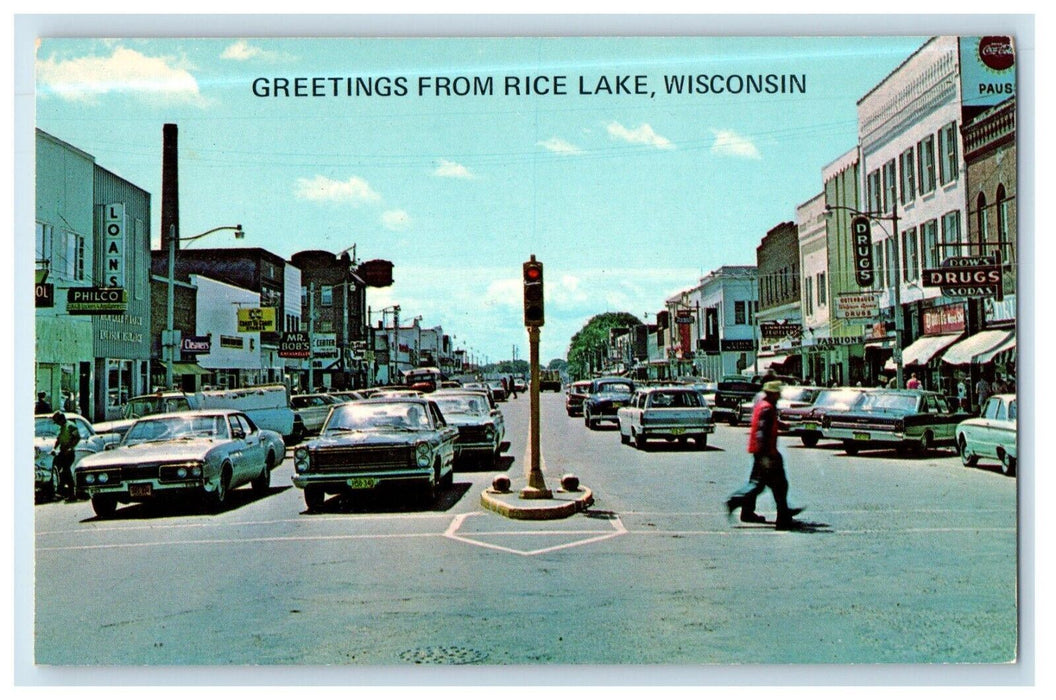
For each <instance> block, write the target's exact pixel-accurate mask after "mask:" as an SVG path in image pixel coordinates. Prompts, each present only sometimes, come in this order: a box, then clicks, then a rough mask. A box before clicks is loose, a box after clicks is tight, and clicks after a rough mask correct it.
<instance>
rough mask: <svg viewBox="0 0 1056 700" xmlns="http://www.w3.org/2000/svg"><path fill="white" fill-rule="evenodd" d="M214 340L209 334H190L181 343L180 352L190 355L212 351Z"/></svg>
mask: <svg viewBox="0 0 1056 700" xmlns="http://www.w3.org/2000/svg"><path fill="white" fill-rule="evenodd" d="M212 347H213V340H212V338H210V337H209V336H207V335H189V336H187V337H186V338H184V339H183V341H182V342H181V343H180V352H183V353H186V354H188V355H200V354H208V353H209V352H212Z"/></svg>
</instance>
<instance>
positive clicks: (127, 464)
mask: <svg viewBox="0 0 1056 700" xmlns="http://www.w3.org/2000/svg"><path fill="white" fill-rule="evenodd" d="M285 456H286V445H285V443H284V442H283V439H282V435H280V434H279V433H277V432H275V431H273V430H262V429H260V428H258V427H257V426H256V424H255V423H254V422H253V421H252V420H251V419H250V418H249V416H247V415H246V414H245V413H242V412H240V411H232V410H229V409H228V410H225V409H217V410H214V411H209V410H205V411H187V412H181V413H167V414H161V415H157V416H149V417H146V418H140V419H139V420H138V421H136V422H135V423H134V424H133V425H132V427H131V428H129V429H128V432H126V433H125V437H124V439H123V440H122V441H121V443H120V444H119V445H118V446H117V447H115V448H114V449H112V450H106V451H105V452H99V453H97V454H94V455H89V456H87V457H85V458H84V459H82V460H81V462H80V463H79V464H78V465H77V467H76V469H75V470H74V480H75V482H76V484H77V488H78V489H80V490H83V491H85V492H86V493H87V494H88V497H89V498H91V500H92V508H93V509H94V510H95V513H96V515H98V516H99V517H102V518H105V517H108V516H110V515H113V513H114V511H115V509H116V508H117V504H118V503H119V502H120V503H131V502H136V501H138V502H143V501H150V500H153V499H155V498H162V497H166V496H183V497H187V496H193V497H196V498H201V499H203V501H204V503H205V505H206V506H207V507H208V508H209V509H210V510H214V511H215V510H219V509H220V507H221V506H223V504H224V503H225V501H226V500H227V495H228V493H229V492H230V491H231V490H232V489H236V488H238V487H239V486H242V485H243V484H252V485H253V490H254V491H257V492H260V493H265V492H267V491H268V488H269V486H270V484H271V471H272V470H273V469H274V468H275V467H276V466H278V465H279V464H280V463H281V462H282V460H283V458H284V457H285Z"/></svg>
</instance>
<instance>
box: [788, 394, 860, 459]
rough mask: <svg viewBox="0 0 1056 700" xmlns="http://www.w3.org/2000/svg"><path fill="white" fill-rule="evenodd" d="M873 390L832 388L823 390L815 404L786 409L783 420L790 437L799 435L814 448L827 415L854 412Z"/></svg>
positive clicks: (807, 444)
mask: <svg viewBox="0 0 1056 700" xmlns="http://www.w3.org/2000/svg"><path fill="white" fill-rule="evenodd" d="M867 391H871V389H863V388H862V387H832V388H829V389H822V390H821V391H820V392H819V393H818V396H817V398H816V399H814V403H812V404H809V405H807V406H799V407H795V408H785V409H782V410H781V411H780V414H781V420H782V421H784V422H785V423H786V424H787V425H788V429H787V430H788V433H789V435H798V436H799V439H800V440H801V441H802V442H803V444H804V445H806V446H807V447H814V446H815V445H817V444H818V440H820V439H821V421H822V419H823V418H824V417H825V416H826V415H830V414H836V413H841V412H846V411H850V410H852V409H853V408H854V407H855V406H856V405H857V403H858V401H860V400H861V398H862V396H863V395H864V394H865V393H866V392H867Z"/></svg>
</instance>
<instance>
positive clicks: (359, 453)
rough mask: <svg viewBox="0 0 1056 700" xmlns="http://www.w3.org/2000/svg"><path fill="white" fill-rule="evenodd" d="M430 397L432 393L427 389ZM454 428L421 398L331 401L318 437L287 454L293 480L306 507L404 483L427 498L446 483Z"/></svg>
mask: <svg viewBox="0 0 1056 700" xmlns="http://www.w3.org/2000/svg"><path fill="white" fill-rule="evenodd" d="M430 396H433V395H432V394H431V395H430ZM457 440H458V429H457V428H455V427H454V426H451V425H448V423H447V421H446V420H445V419H444V416H443V414H442V413H441V412H440V408H439V406H437V404H436V401H434V400H431V399H427V398H414V397H411V398H394V399H374V398H371V399H367V400H365V401H356V402H353V403H346V404H342V405H341V406H337V407H335V408H334V410H333V411H331V413H330V417H329V418H327V421H326V423H325V424H324V425H323V429H322V431H321V433H320V435H319V437H318V438H315V439H313V440H309V441H308V442H307V443H305V444H304V445H301V446H300V447H298V448H297V449H296V450H294V453H293V468H294V474H293V477H292V478H293V484H294V486H296V487H297V488H299V489H302V490H303V491H304V503H305V505H306V506H307V507H308V510H310V511H311V510H318V509H319V508H320V507H321V506H322V505H323V501H324V500H325V499H326V496H327V495H328V494H338V493H341V494H347V493H354V492H359V491H368V490H372V489H374V488H375V487H378V486H380V485H382V484H386V485H392V486H396V487H400V486H403V487H410V488H412V489H414V490H415V491H417V493H418V495H419V497H421V498H422V499H424V500H425V501H426V502H428V503H432V501H433V500H434V499H435V497H436V492H437V489H438V488H439V487H440V486H447V485H450V483H451V481H452V470H453V469H454V461H455V444H456V442H457Z"/></svg>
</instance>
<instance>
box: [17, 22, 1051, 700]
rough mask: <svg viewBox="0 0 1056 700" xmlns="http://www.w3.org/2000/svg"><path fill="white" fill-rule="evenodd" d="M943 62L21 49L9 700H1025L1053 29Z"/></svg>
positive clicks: (869, 57)
mask: <svg viewBox="0 0 1056 700" xmlns="http://www.w3.org/2000/svg"><path fill="white" fill-rule="evenodd" d="M976 25H978V22H977V23H976ZM976 25H973V26H976ZM92 26H93V27H94V26H95V25H92ZM952 26H954V27H955V29H954V30H953V31H949V32H933V31H931V30H930V28H929V29H927V30H925V31H922V32H919V33H918V32H903V33H890V32H887V33H883V34H880V33H872V34H871V33H869V32H861V33H859V34H850V33H836V32H833V33H830V34H819V33H817V32H814V33H812V34H809V35H808V33H805V32H804V33H792V32H787V33H785V34H784V35H781V34H774V33H766V34H764V33H760V34H759V35H758V36H753V35H751V34H745V33H743V32H742V33H739V34H737V35H733V34H732V33H731V34H730V35H725V36H724V35H720V34H712V35H709V36H704V35H700V36H688V35H686V36H673V35H670V32H669V33H668V34H666V35H663V36H661V35H645V34H643V35H636V36H544V35H541V34H540V35H537V36H516V37H515V36H493V37H487V36H477V37H468V36H460V37H455V36H450V37H441V36H433V37H414V36H405V37H398V38H397V37H393V36H389V37H367V36H362V37H359V38H353V37H352V36H347V37H341V38H338V37H326V36H312V37H303V38H295V37H294V36H275V35H271V36H267V35H265V33H263V32H261V33H258V34H256V35H255V34H254V33H253V32H252V31H251V30H252V25H249V27H248V28H247V29H246V30H245V31H231V32H230V35H229V36H227V37H225V36H224V35H223V34H222V33H217V32H215V31H211V32H210V36H209V37H205V36H202V37H193V36H190V37H187V38H177V37H172V36H169V37H165V36H150V35H146V34H143V33H142V32H129V33H128V34H127V35H126V34H121V33H107V32H104V31H89V32H80V33H79V34H80V35H79V36H69V35H68V34H62V33H54V34H50V35H47V34H45V35H41V36H36V37H35V39H34V41H33V51H32V56H31V57H30V56H25V57H23V59H24V60H25V61H27V62H28V63H30V64H31V65H32V71H31V75H32V77H31V82H30V84H29V85H28V86H27V87H28V88H29V90H28V91H26V101H27V103H29V104H30V107H31V111H32V118H31V120H30V122H29V123H28V124H27V125H26V126H27V128H25V129H23V130H21V131H16V150H19V148H20V147H23V150H24V151H25V154H24V157H25V160H26V163H27V166H28V167H29V168H30V169H31V170H28V171H27V172H32V173H33V179H32V185H31V187H30V188H29V189H31V192H32V196H33V202H35V209H33V210H27V211H23V212H21V216H20V217H16V234H15V237H14V238H15V241H14V242H15V246H14V253H15V258H16V267H18V268H23V269H25V270H32V274H33V277H34V279H33V288H34V295H33V300H32V307H30V306H29V304H30V300H29V296H28V282H27V283H25V284H22V283H21V282H19V283H18V289H22V287H25V289H24V290H22V292H21V294H22V296H18V297H17V298H16V315H18V316H19V319H18V320H17V321H16V328H17V333H16V335H17V340H16V341H15V346H16V375H17V376H16V385H18V386H22V387H25V389H26V391H25V395H26V396H28V395H29V394H30V393H31V394H32V398H33V401H34V411H33V414H32V419H33V437H32V449H30V444H29V443H30V439H29V437H28V430H25V431H24V430H22V429H21V427H22V426H27V425H28V422H29V418H30V414H29V412H28V410H27V409H28V399H27V400H25V401H22V400H21V399H20V400H19V402H17V403H16V404H15V425H16V426H17V427H18V428H19V429H18V430H16V433H25V435H24V436H23V437H19V438H18V439H17V441H16V450H15V454H14V467H15V468H14V472H15V485H16V487H17V488H16V498H15V499H14V501H15V503H14V509H15V515H16V519H17V522H20V523H22V525H21V526H18V525H16V530H15V534H16V557H15V560H16V564H15V569H16V578H17V579H20V580H21V582H22V583H24V585H25V591H24V594H23V595H22V596H16V599H17V600H23V599H24V602H25V605H21V604H19V605H16V623H17V624H18V629H19V634H16V650H15V657H16V661H21V662H22V663H21V664H18V665H23V666H24V668H23V669H22V671H21V673H22V675H21V679H22V682H24V683H29V684H45V685H51V684H54V685H78V684H96V685H98V684H103V685H105V684H108V683H110V682H113V680H114V679H115V677H117V676H115V674H118V673H119V674H120V678H121V682H123V683H128V684H134V685H180V684H187V683H188V678H209V679H212V680H214V681H215V680H219V681H220V682H232V683H233V682H239V683H242V684H246V685H255V684H273V683H279V682H287V683H288V682H291V679H292V682H294V683H298V684H299V683H307V684H316V683H320V684H337V685H340V684H357V683H368V682H374V683H377V682H379V681H378V679H379V678H380V679H383V681H382V682H385V683H391V684H397V685H398V684H404V683H410V684H414V683H422V682H425V681H432V682H438V683H441V684H444V683H467V682H470V683H479V682H494V683H496V684H501V683H503V682H507V681H508V680H509V679H510V678H512V677H520V678H522V679H523V682H524V683H525V684H529V685H530V684H532V683H538V682H541V679H540V677H539V674H546V673H549V672H551V671H552V672H555V673H556V672H562V673H565V674H568V675H565V676H562V677H563V678H565V679H566V680H568V679H572V680H573V681H574V682H575V681H582V680H591V681H594V682H597V683H601V684H632V685H633V684H641V683H643V682H644V683H657V682H665V681H670V680H672V679H676V678H680V679H682V680H683V681H684V682H688V683H691V684H692V683H717V682H734V683H738V682H739V683H753V682H757V681H756V680H755V678H754V673H755V671H753V669H758V668H762V667H771V666H778V667H780V668H782V669H784V670H783V671H782V673H783V674H784V675H783V678H784V679H785V680H786V681H789V682H793V683H800V684H807V683H811V682H814V681H815V679H816V678H817V677H818V675H817V674H819V673H821V674H824V673H826V672H827V671H828V670H832V669H840V668H844V669H847V668H850V669H854V670H853V671H851V672H850V673H851V674H852V675H850V676H849V677H850V678H851V679H853V680H856V681H857V682H860V683H866V684H868V683H884V682H886V679H888V678H890V674H892V673H896V672H901V673H904V672H906V670H907V669H909V670H910V671H911V672H912V673H913V674H916V675H915V677H917V678H923V679H925V681H926V682H928V681H930V682H939V680H943V681H944V682H951V683H954V684H973V683H983V682H986V681H987V680H988V679H989V682H995V681H994V680H993V679H994V678H997V679H1004V680H1005V681H1006V682H1008V683H1022V682H1023V677H1022V676H1021V675H1017V674H1019V673H1021V671H1022V668H1021V667H1022V664H1023V662H1024V651H1025V650H1026V651H1028V652H1031V651H1032V650H1033V637H1032V635H1033V630H1034V623H1033V620H1032V619H1025V618H1024V614H1025V613H1027V614H1031V613H1032V608H1029V607H1028V608H1026V609H1025V608H1024V600H1025V599H1026V600H1027V601H1030V602H1031V603H1032V600H1033V598H1032V596H1033V588H1032V582H1031V587H1030V588H1029V589H1024V585H1025V584H1026V582H1025V581H1024V567H1025V566H1027V567H1029V569H1028V570H1029V571H1033V568H1032V566H1033V561H1032V557H1033V551H1034V550H1033V542H1031V541H1029V540H1027V541H1025V540H1024V517H1025V514H1026V515H1027V516H1029V517H1032V513H1033V511H1032V509H1028V510H1027V511H1025V510H1024V508H1025V499H1026V500H1029V501H1031V502H1032V501H1033V498H1034V496H1033V493H1031V492H1029V491H1026V490H1024V488H1023V484H1033V483H1034V482H1033V449H1032V445H1031V444H1029V443H1027V444H1023V443H1024V441H1023V440H1022V439H1021V438H1020V436H1019V435H1018V430H1017V419H1018V407H1019V398H1020V397H1021V395H1022V394H1023V391H1024V389H1026V390H1027V391H1029V392H1030V393H1029V394H1028V397H1033V390H1032V388H1031V387H1032V386H1033V384H1032V383H1033V378H1032V377H1031V371H1032V368H1031V365H1030V364H1029V362H1028V361H1024V364H1023V371H1024V374H1022V375H1021V374H1020V361H1021V355H1023V354H1024V353H1027V355H1028V358H1029V357H1032V355H1031V354H1030V353H1031V352H1032V350H1031V349H1029V348H1027V346H1026V345H1025V343H1027V342H1029V341H1028V340H1024V341H1023V343H1020V342H1019V340H1020V338H1019V335H1020V334H1019V333H1018V331H1019V330H1020V328H1021V327H1024V326H1023V323H1021V322H1020V321H1019V320H1018V319H1020V318H1026V317H1025V316H1022V315H1021V314H1022V313H1023V311H1024V307H1025V306H1026V307H1028V308H1031V309H1032V308H1033V307H1032V306H1031V304H1032V300H1031V299H1030V298H1029V296H1025V295H1028V294H1029V291H1024V292H1020V288H1021V287H1023V286H1024V283H1025V282H1027V281H1028V280H1029V281H1031V282H1032V280H1033V278H1032V276H1031V277H1028V278H1024V268H1026V267H1030V268H1031V269H1032V262H1033V261H1032V260H1031V258H1030V256H1031V255H1032V254H1033V253H1032V252H1031V249H1030V248H1024V247H1022V246H1021V244H1020V235H1019V231H1020V228H1021V227H1023V230H1024V231H1026V232H1027V233H1026V234H1025V235H1027V236H1028V239H1027V240H1030V241H1032V240H1033V239H1032V238H1030V237H1032V236H1033V231H1032V228H1031V225H1032V223H1033V222H1032V221H1031V220H1029V219H1028V218H1027V217H1025V216H1024V214H1022V213H1021V212H1020V208H1019V200H1018V190H1019V185H1020V180H1021V178H1020V176H1019V172H1020V171H1021V170H1022V168H1023V161H1022V159H1020V158H1019V157H1018V156H1017V152H1018V147H1019V145H1020V144H1021V143H1022V142H1023V139H1024V138H1027V137H1029V138H1028V141H1027V142H1028V143H1030V144H1031V148H1032V147H1033V146H1032V144H1033V132H1032V131H1030V132H1029V133H1027V132H1024V127H1023V126H1022V125H1021V124H1020V122H1021V121H1022V120H1021V119H1019V115H1020V113H1021V111H1022V110H1023V109H1024V105H1023V104H1021V103H1020V102H1021V101H1022V99H1023V97H1022V95H1023V92H1024V90H1025V87H1024V86H1025V85H1028V86H1029V82H1026V81H1029V80H1032V77H1033V73H1032V67H1033V63H1032V58H1030V59H1029V60H1028V59H1024V56H1025V55H1027V56H1030V55H1032V52H1033V50H1034V47H1033V43H1032V42H1033V30H1032V27H1031V31H1030V32H1028V33H1026V35H1023V34H1019V33H1017V32H1016V31H1015V30H1016V28H1017V26H1021V25H1016V24H1015V23H1010V22H1009V21H1008V18H1004V17H1002V16H1000V15H998V16H994V18H993V26H989V25H987V26H986V27H985V29H984V30H982V31H971V32H967V31H962V30H958V29H956V26H957V25H952ZM191 34H193V32H192V33H191ZM272 34H274V32H272ZM350 34H351V33H350ZM123 36H124V37H126V38H122V37H123ZM1027 92H1028V93H1029V94H1030V95H1032V92H1030V91H1029V90H1028V91H1027ZM1031 105H1032V103H1031ZM1030 109H1031V110H1033V107H1032V106H1031V107H1030ZM1017 125H1019V127H1020V128H1019V130H1018V131H1017ZM1027 128H1028V129H1029V130H1032V129H1033V122H1032V121H1031V122H1029V124H1028V127H1027ZM22 132H24V133H22ZM1023 158H1027V156H1024V157H1023ZM1028 160H1029V162H1030V163H1031V164H1032V163H1033V156H1032V155H1030V156H1029V159H1028ZM1031 192H1032V190H1031ZM1028 197H1029V193H1028ZM1024 211H1026V210H1024ZM31 212H32V219H33V222H32V223H33V225H34V226H35V236H34V237H33V238H30V236H29V231H28V227H29V225H30V218H31V216H30V215H31ZM1030 212H1031V213H1032V212H1033V209H1032V208H1031V209H1030ZM1023 222H1025V223H1023ZM23 229H25V230H23ZM31 240H32V245H31V244H30V241H31ZM31 256H32V257H31ZM1021 261H1022V262H1023V263H1025V265H1021ZM1032 274H1033V273H1032V272H1031V273H1030V275H1032ZM25 276H27V277H28V275H25ZM17 281H18V280H17V279H16V282H17ZM1025 289H1027V290H1029V287H1025ZM30 308H32V313H30V312H29V310H30ZM23 312H24V313H23ZM23 316H24V318H22V317H23ZM1026 323H1030V322H1029V321H1027V322H1026ZM30 338H32V340H30ZM1027 338H1028V339H1032V338H1033V335H1032V334H1030V335H1028V336H1027ZM1021 348H1024V350H1023V351H1022V352H1021ZM19 396H21V394H19ZM1027 400H1028V401H1032V398H1028V399H1027ZM1029 405H1031V404H1029V403H1028V406H1029ZM1029 414H1030V412H1029V410H1028V415H1029ZM1021 449H1022V451H1023V452H1024V459H1023V461H1022V462H1021V461H1020V451H1021ZM31 455H32V460H33V467H34V469H33V470H32V471H31V470H30V469H29V464H28V462H29V459H30V456H31ZM31 473H32V474H33V477H32V479H31V477H30V474H31ZM31 484H32V496H31V492H30V488H31ZM1027 532H1028V533H1031V534H1032V532H1033V530H1032V529H1029V528H1028V529H1027ZM1024 625H1026V626H1024ZM1027 656H1028V657H1029V653H1028V655H1027ZM1028 660H1029V662H1030V663H1029V666H1030V669H1031V670H1032V669H1033V660H1032V659H1028ZM456 667H457V668H456ZM290 669H294V673H295V675H294V676H292V677H291V676H289V675H281V674H283V673H287V674H288V673H290ZM526 669H536V671H537V672H536V673H532V672H529V671H526ZM599 669H603V670H601V671H599ZM309 670H311V672H309ZM511 673H512V674H518V673H520V674H522V675H521V676H511V675H509V674H511ZM196 674H201V675H200V676H199V675H196ZM273 674H277V675H273ZM855 674H857V675H855ZM17 677H18V676H17V675H16V678H17ZM195 682H196V681H191V683H192V684H194V683H195Z"/></svg>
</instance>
